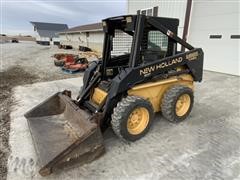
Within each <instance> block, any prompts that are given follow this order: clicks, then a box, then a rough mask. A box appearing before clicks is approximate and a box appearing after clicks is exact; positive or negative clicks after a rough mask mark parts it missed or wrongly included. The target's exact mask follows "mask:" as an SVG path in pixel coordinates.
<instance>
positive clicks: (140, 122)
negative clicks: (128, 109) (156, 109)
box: [127, 107, 149, 135]
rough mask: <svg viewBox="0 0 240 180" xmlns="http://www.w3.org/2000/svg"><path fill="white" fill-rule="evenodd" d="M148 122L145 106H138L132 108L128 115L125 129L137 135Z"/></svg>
mask: <svg viewBox="0 0 240 180" xmlns="http://www.w3.org/2000/svg"><path fill="white" fill-rule="evenodd" d="M148 123H149V112H148V110H147V109H146V108H144V107H140V108H136V109H134V110H133V112H132V113H131V114H130V115H129V118H128V122H127V129H128V132H129V133H130V134H133V135H137V134H140V133H142V132H143V131H144V129H146V127H147V125H148Z"/></svg>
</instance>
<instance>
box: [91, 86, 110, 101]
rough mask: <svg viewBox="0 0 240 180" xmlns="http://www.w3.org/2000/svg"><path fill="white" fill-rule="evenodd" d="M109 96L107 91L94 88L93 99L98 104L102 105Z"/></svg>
mask: <svg viewBox="0 0 240 180" xmlns="http://www.w3.org/2000/svg"><path fill="white" fill-rule="evenodd" d="M106 97H107V93H106V92H105V91H103V90H101V89H99V88H94V91H93V94H92V97H91V100H92V101H93V102H94V103H95V104H97V105H101V104H102V103H103V102H104V101H105V99H106Z"/></svg>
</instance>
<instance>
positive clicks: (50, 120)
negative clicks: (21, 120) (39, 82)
mask: <svg viewBox="0 0 240 180" xmlns="http://www.w3.org/2000/svg"><path fill="white" fill-rule="evenodd" d="M25 117H26V118H27V120H28V125H29V128H30V132H31V135H32V139H33V143H34V146H35V150H36V153H37V156H38V159H39V164H40V166H41V169H40V170H39V173H40V174H41V175H42V176H46V175H49V174H50V173H51V172H52V171H53V170H54V169H59V168H63V167H66V166H69V165H71V164H75V163H76V162H78V163H80V164H84V163H88V162H91V161H93V160H94V159H96V158H97V157H99V156H100V155H101V154H102V153H103V152H104V146H103V138H102V134H101V130H100V128H99V126H98V125H97V124H96V123H95V122H92V121H90V118H91V115H90V114H89V113H87V112H86V111H84V110H82V109H80V108H79V107H78V106H77V105H76V104H75V103H74V102H73V101H72V100H71V98H70V97H69V96H67V95H64V94H63V93H56V94H55V95H53V96H51V97H50V98H48V99H47V100H45V101H44V102H42V103H41V104H39V105H38V106H36V107H35V108H33V109H32V110H30V111H29V112H27V113H26V114H25Z"/></svg>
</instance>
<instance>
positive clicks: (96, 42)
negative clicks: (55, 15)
mask: <svg viewBox="0 0 240 180" xmlns="http://www.w3.org/2000/svg"><path fill="white" fill-rule="evenodd" d="M59 37H60V43H61V44H62V45H71V46H73V48H75V49H78V48H79V46H85V47H89V48H91V49H92V50H95V51H99V52H101V51H102V46H103V39H104V34H103V29H102V24H101V23H94V24H87V25H81V26H77V27H73V28H70V29H68V30H66V31H63V32H60V33H59Z"/></svg>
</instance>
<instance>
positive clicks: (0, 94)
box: [0, 42, 82, 179]
mask: <svg viewBox="0 0 240 180" xmlns="http://www.w3.org/2000/svg"><path fill="white" fill-rule="evenodd" d="M0 48H1V52H0V55H1V59H0V63H1V64H0V65H1V69H0V88H1V91H0V107H1V109H0V177H3V179H5V178H6V173H7V167H6V164H7V158H8V155H9V146H8V138H9V128H10V116H9V114H10V111H11V105H12V104H14V99H13V98H12V88H14V87H15V86H18V85H24V84H32V83H35V82H42V81H52V80H57V79H65V78H72V77H79V76H82V74H81V73H79V74H65V73H63V72H62V71H61V69H60V68H58V67H55V66H54V64H53V60H54V59H53V57H52V56H53V55H54V54H55V53H65V52H66V53H73V54H77V53H78V52H77V51H76V50H62V49H58V48H57V47H56V46H40V45H37V44H36V43H34V42H20V43H18V44H12V43H6V44H0Z"/></svg>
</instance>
